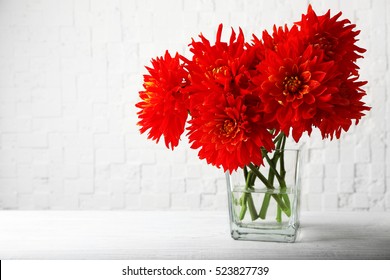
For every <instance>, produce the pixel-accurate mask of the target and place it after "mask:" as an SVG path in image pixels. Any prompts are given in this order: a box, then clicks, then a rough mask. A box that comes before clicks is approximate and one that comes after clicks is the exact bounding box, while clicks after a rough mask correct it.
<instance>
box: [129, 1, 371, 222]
mask: <svg viewBox="0 0 390 280" xmlns="http://www.w3.org/2000/svg"><path fill="white" fill-rule="evenodd" d="M340 16H341V12H340V13H338V14H337V15H335V16H333V17H331V16H330V11H328V12H327V13H326V14H324V15H321V16H318V15H316V13H315V12H314V11H313V9H312V7H311V6H309V7H308V11H307V13H306V14H304V15H302V18H301V20H300V21H298V22H296V23H295V24H294V25H293V26H292V27H291V28H289V27H287V25H286V26H283V27H282V26H281V27H276V26H274V28H273V32H272V34H270V33H268V32H267V31H263V33H262V37H261V39H260V38H259V37H257V36H255V35H253V38H252V40H251V41H250V42H246V41H245V39H244V35H243V32H242V30H241V29H239V31H238V33H236V32H235V31H234V30H232V33H231V36H230V40H229V41H228V42H224V41H222V40H221V34H222V24H221V25H220V26H219V28H218V31H217V35H216V40H215V43H211V42H210V41H209V40H208V39H206V38H205V37H204V36H203V35H202V34H201V35H200V36H199V40H194V39H192V42H191V43H190V44H189V46H190V51H191V53H192V57H191V58H186V57H184V56H182V55H179V54H178V53H176V54H175V55H171V54H170V53H169V52H168V51H167V52H166V53H165V55H164V56H161V57H157V58H155V59H153V60H152V67H146V68H147V70H148V72H149V74H147V75H145V76H144V90H143V91H141V92H140V93H139V94H140V98H141V99H142V101H140V102H139V103H138V104H137V105H136V106H137V107H138V108H139V109H140V111H139V112H138V117H139V123H138V124H139V125H140V126H141V129H140V131H141V133H145V132H148V138H150V139H152V140H155V141H156V142H158V141H159V139H160V138H161V136H163V137H164V141H165V144H166V146H167V147H168V148H172V149H173V148H174V147H176V146H177V145H178V144H179V140H180V137H181V135H182V134H183V132H184V131H185V130H187V136H188V138H189V142H190V143H191V148H193V149H198V150H199V154H198V155H199V158H200V159H205V160H206V161H207V163H209V164H212V165H214V166H216V167H222V168H223V169H224V171H227V172H230V173H231V172H233V171H235V170H237V169H239V168H240V169H243V170H244V174H245V178H246V181H247V188H250V187H251V184H253V181H254V180H255V178H259V179H260V180H261V181H262V182H263V183H264V184H265V186H266V187H267V188H273V187H274V186H273V182H274V180H275V179H276V181H277V182H278V183H279V185H280V187H281V188H282V187H285V184H284V172H285V171H284V170H283V166H282V164H280V170H276V164H277V162H278V161H282V160H283V153H282V152H277V151H283V149H284V145H285V143H286V137H288V136H290V135H291V136H292V138H293V139H294V140H295V141H296V142H298V141H299V139H300V138H301V136H302V134H303V133H304V132H307V133H308V135H310V134H311V132H312V129H313V128H318V129H319V130H320V132H321V134H322V137H323V138H330V139H333V137H335V138H339V137H340V135H341V132H342V131H348V129H349V127H350V126H351V124H352V122H353V121H354V122H355V124H357V123H358V122H359V120H360V119H361V117H362V116H364V111H368V110H369V109H370V108H369V107H367V106H366V105H365V104H364V102H363V101H362V98H363V97H364V96H365V94H366V93H365V91H364V89H363V88H362V87H363V86H364V85H365V84H366V82H365V81H359V73H358V70H359V67H358V66H357V65H356V61H357V60H358V59H359V58H362V53H364V52H365V49H362V48H359V47H358V46H357V45H356V42H357V38H356V37H357V35H358V34H359V33H360V31H355V30H354V28H355V25H354V24H351V22H350V21H349V20H347V19H340ZM186 123H188V125H187V127H186ZM271 152H273V153H272V157H271ZM265 162H266V163H268V164H270V167H271V175H270V176H268V178H266V177H265V176H263V175H262V173H261V172H260V169H259V168H260V167H261V166H262V165H263V164H264V163H265ZM250 176H251V177H250ZM251 178H253V179H251ZM275 199H276V200H279V201H278V205H279V206H280V207H281V209H282V211H283V212H285V213H286V214H287V215H288V214H289V207H288V203H287V202H288V198H286V199H285V198H283V197H275ZM244 204H245V203H244ZM249 208H250V206H249ZM245 209H246V208H245ZM243 212H245V211H243ZM251 214H252V213H251ZM258 217H259V215H257V216H255V215H254V216H253V217H252V218H258Z"/></svg>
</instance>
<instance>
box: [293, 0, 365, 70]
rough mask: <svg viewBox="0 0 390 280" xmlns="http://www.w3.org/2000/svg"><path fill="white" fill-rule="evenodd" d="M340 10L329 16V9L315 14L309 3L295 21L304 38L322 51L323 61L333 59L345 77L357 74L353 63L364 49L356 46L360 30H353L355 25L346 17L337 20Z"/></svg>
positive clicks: (356, 68)
mask: <svg viewBox="0 0 390 280" xmlns="http://www.w3.org/2000/svg"><path fill="white" fill-rule="evenodd" d="M341 14H342V13H341V12H339V13H338V14H337V15H335V16H333V17H330V10H328V12H327V13H326V14H324V15H322V16H317V15H316V13H315V12H314V10H313V8H312V7H311V5H309V7H308V10H307V14H306V15H302V19H301V21H299V22H296V24H297V25H299V26H300V27H301V32H302V33H303V34H304V40H305V41H306V42H307V44H310V45H313V47H314V48H315V49H316V50H319V51H323V52H324V60H325V61H334V62H335V63H336V64H337V65H338V67H339V69H340V72H342V73H343V74H344V75H346V76H347V77H348V76H349V74H350V73H351V74H352V75H358V69H359V67H358V66H357V65H356V64H355V62H356V60H357V59H358V58H362V57H363V56H361V55H360V54H361V53H364V52H365V51H366V50H365V49H363V48H359V47H358V46H356V42H357V41H358V40H357V39H356V36H357V35H359V33H360V31H353V29H354V28H355V27H356V25H355V24H351V22H350V21H349V20H348V19H343V20H339V18H340V16H341Z"/></svg>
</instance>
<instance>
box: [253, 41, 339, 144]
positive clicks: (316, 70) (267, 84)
mask: <svg viewBox="0 0 390 280" xmlns="http://www.w3.org/2000/svg"><path fill="white" fill-rule="evenodd" d="M295 40H299V38H295ZM290 45H291V44H290V43H289V42H286V43H283V44H279V45H278V51H277V52H276V51H271V50H269V51H267V52H266V57H265V60H264V61H262V62H261V63H260V64H259V67H258V70H259V72H260V75H259V76H257V77H256V78H254V79H253V81H254V82H255V83H256V84H257V85H259V88H260V91H261V100H262V102H263V104H264V107H265V112H266V113H267V114H269V115H270V117H274V118H275V119H276V120H277V121H278V123H279V125H280V129H281V130H282V131H283V132H284V133H285V134H286V135H289V133H290V129H292V136H293V138H294V140H295V141H297V142H298V141H299V139H300V137H301V136H302V134H303V132H305V131H307V132H308V133H309V134H310V133H311V130H312V125H313V118H314V116H315V115H316V114H317V112H318V111H319V110H325V111H326V110H328V109H329V106H328V104H327V102H328V101H329V99H330V96H331V95H332V94H333V93H334V92H335V91H337V88H335V87H334V86H333V85H332V81H331V78H332V77H333V76H334V75H335V73H333V72H332V70H333V69H334V68H333V67H332V66H333V63H332V62H323V61H322V60H321V57H317V56H315V55H314V52H313V48H312V46H308V47H307V48H306V49H305V50H304V51H302V48H291V47H290ZM295 45H296V46H298V45H299V43H298V42H296V43H295Z"/></svg>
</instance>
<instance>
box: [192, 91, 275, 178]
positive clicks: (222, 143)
mask: <svg viewBox="0 0 390 280" xmlns="http://www.w3.org/2000/svg"><path fill="white" fill-rule="evenodd" d="M260 103H261V101H260V99H259V98H258V97H257V96H255V95H245V96H238V97H234V96H233V95H229V96H227V97H225V96H223V95H220V94H217V93H216V94H212V95H210V96H209V97H207V98H206V99H205V101H204V103H203V106H202V109H201V111H200V112H199V116H198V117H196V118H193V119H192V120H190V121H189V123H190V127H189V128H188V129H189V133H188V135H189V140H190V142H192V146H191V148H193V149H198V148H200V151H199V158H200V159H206V161H207V163H209V164H212V165H215V166H217V167H221V166H222V167H223V169H224V171H226V170H229V171H230V172H232V171H234V170H236V169H237V168H239V167H241V168H243V167H244V166H246V165H248V164H250V163H253V164H256V165H261V164H262V163H263V158H262V155H261V148H262V147H264V148H265V149H267V150H268V151H271V150H272V149H274V143H273V142H272V135H271V133H269V132H268V130H267V128H266V127H265V125H264V122H263V113H262V112H261V110H260V107H261V106H260Z"/></svg>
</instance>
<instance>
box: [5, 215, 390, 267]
mask: <svg viewBox="0 0 390 280" xmlns="http://www.w3.org/2000/svg"><path fill="white" fill-rule="evenodd" d="M0 221H1V222H0V259H76V260H80V259H104V260H107V259H271V260H272V259H390V213H386V212H384V213H382V212H380V213H374V212H336V213H311V212H310V213H309V212H307V213H302V214H301V229H300V234H299V237H298V239H297V242H296V243H274V242H254V241H236V240H233V239H232V238H231V237H230V232H229V224H228V213H227V212H206V211H198V212H186V211H182V212H172V211H156V212H153V211H149V212H135V211H1V212H0Z"/></svg>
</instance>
